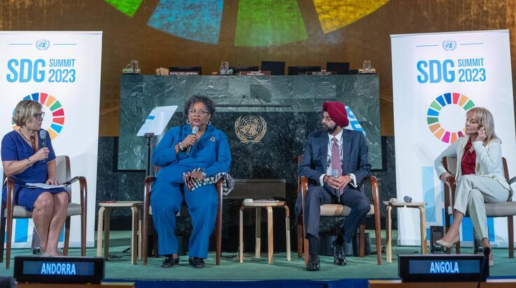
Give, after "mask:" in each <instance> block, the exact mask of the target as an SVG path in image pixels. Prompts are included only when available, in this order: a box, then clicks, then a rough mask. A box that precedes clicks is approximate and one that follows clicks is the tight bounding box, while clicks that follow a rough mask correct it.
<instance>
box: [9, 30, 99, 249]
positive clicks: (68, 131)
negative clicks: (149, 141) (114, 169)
mask: <svg viewBox="0 0 516 288" xmlns="http://www.w3.org/2000/svg"><path fill="white" fill-rule="evenodd" d="M101 59H102V32H50V31H49V32H0V91H2V93H1V96H0V110H1V113H0V135H1V137H3V136H4V135H5V134H7V133H8V132H9V131H12V130H13V128H15V127H14V126H15V125H14V123H13V122H12V113H13V110H14V108H15V107H16V104H17V103H18V102H19V101H21V100H23V99H32V100H34V101H38V102H39V103H41V105H42V106H43V112H45V119H44V121H43V126H42V129H46V130H47V131H48V133H49V134H50V137H51V139H52V144H53V147H54V150H55V153H56V155H67V156H69V157H70V160H71V172H72V177H73V176H85V177H86V179H87V181H88V187H89V190H88V203H87V205H88V209H87V214H88V217H87V226H86V230H87V238H86V242H87V246H89V247H91V246H93V233H94V220H95V191H96V186H97V150H98V135H99V101H100V67H101ZM1 169H2V168H1V167H0V170H1ZM2 172H3V171H2ZM72 194H73V195H72V201H73V202H75V203H79V186H78V184H74V186H73V187H72ZM71 219H72V223H71V233H70V246H71V247H79V246H80V235H81V233H80V231H81V230H80V227H81V226H80V217H72V218H71ZM33 227H34V223H33V222H32V219H16V220H15V223H14V225H13V241H12V242H13V247H29V246H30V241H31V240H32V231H33ZM62 241H63V236H62V237H61V242H62ZM61 245H62V243H61Z"/></svg>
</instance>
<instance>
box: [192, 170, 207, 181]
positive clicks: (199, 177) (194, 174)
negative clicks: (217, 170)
mask: <svg viewBox="0 0 516 288" xmlns="http://www.w3.org/2000/svg"><path fill="white" fill-rule="evenodd" d="M190 178H192V179H196V180H203V179H204V173H202V172H190Z"/></svg>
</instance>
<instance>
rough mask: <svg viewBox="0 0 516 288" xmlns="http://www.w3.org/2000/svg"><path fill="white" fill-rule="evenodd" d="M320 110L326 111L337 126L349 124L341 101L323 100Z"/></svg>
mask: <svg viewBox="0 0 516 288" xmlns="http://www.w3.org/2000/svg"><path fill="white" fill-rule="evenodd" d="M322 110H323V112H325V111H326V112H328V114H329V115H330V118H331V120H333V122H335V123H336V124H337V125H338V126H340V127H342V128H344V127H346V126H348V125H349V119H348V113H347V112H346V107H344V104H342V102H324V104H323V106H322Z"/></svg>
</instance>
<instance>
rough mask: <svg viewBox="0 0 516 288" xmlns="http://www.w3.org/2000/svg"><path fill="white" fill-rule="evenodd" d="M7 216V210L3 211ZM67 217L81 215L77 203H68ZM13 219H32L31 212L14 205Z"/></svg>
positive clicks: (79, 206)
mask: <svg viewBox="0 0 516 288" xmlns="http://www.w3.org/2000/svg"><path fill="white" fill-rule="evenodd" d="M4 213H5V215H7V210H6V211H4ZM66 215H67V216H75V215H81V205H80V204H77V203H70V204H69V205H68V212H67V214H66ZM13 218H32V212H30V211H28V210H27V209H25V207H23V206H18V205H14V212H13Z"/></svg>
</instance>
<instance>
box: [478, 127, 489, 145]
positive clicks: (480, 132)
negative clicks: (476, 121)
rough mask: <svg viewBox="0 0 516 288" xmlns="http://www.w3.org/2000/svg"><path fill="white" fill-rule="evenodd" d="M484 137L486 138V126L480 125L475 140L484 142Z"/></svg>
mask: <svg viewBox="0 0 516 288" xmlns="http://www.w3.org/2000/svg"><path fill="white" fill-rule="evenodd" d="M486 138H487V135H486V128H485V127H481V128H480V129H478V136H477V140H476V141H481V142H484V140H486Z"/></svg>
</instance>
